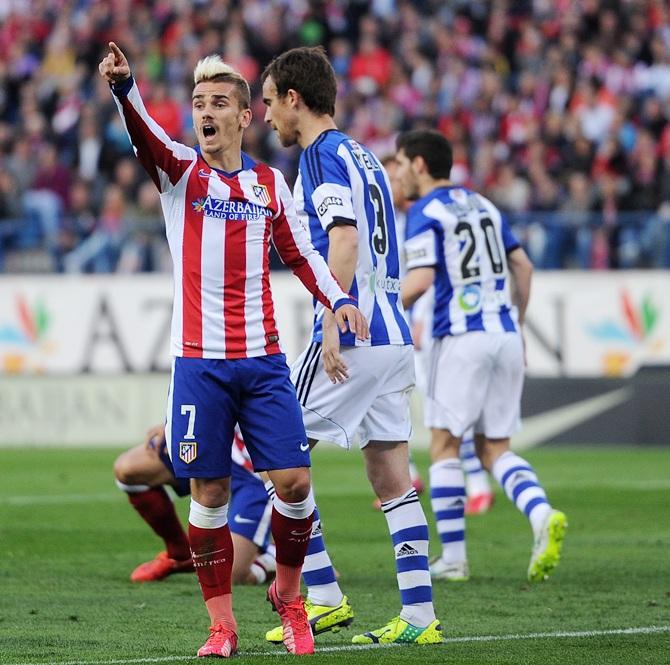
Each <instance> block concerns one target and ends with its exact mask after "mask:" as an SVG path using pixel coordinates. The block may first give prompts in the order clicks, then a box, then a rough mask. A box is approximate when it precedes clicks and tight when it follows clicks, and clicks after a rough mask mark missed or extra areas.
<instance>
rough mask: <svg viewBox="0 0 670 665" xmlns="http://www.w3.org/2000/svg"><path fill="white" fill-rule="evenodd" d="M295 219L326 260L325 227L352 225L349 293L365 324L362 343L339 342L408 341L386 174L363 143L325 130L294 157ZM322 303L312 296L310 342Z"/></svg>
mask: <svg viewBox="0 0 670 665" xmlns="http://www.w3.org/2000/svg"><path fill="white" fill-rule="evenodd" d="M293 195H294V198H295V204H296V208H297V212H298V216H299V218H300V221H301V222H302V223H303V226H304V227H305V228H307V229H308V231H309V233H310V236H311V240H312V244H313V245H314V247H316V249H317V251H318V252H320V254H321V255H322V256H323V257H324V258H325V259H326V260H327V259H328V231H329V230H330V228H331V227H332V226H333V225H335V224H352V225H355V226H356V227H357V229H358V237H359V242H358V264H357V266H356V273H355V276H354V281H353V284H352V286H351V290H350V293H351V295H352V296H353V297H355V298H356V299H357V300H358V307H359V309H360V310H361V312H363V314H364V315H365V316H366V318H367V320H368V321H369V323H370V338H369V339H367V340H366V341H364V342H361V341H360V340H357V339H355V337H354V335H352V334H351V333H346V334H340V340H341V344H342V345H343V346H370V345H372V346H379V345H383V344H401V345H402V344H411V343H412V338H411V335H410V331H409V327H408V325H407V322H406V321H405V317H404V312H403V308H402V304H401V302H400V257H399V247H398V238H397V235H396V228H395V218H394V212H393V199H392V196H391V187H390V184H389V179H388V175H387V174H386V171H385V170H384V167H383V166H382V165H381V164H380V163H379V160H378V159H377V158H376V157H375V156H374V155H373V154H372V153H371V152H370V151H369V150H368V149H367V148H365V147H364V146H362V145H360V144H359V143H357V142H356V141H354V140H353V139H352V138H350V137H348V136H347V135H346V134H343V133H342V132H340V131H338V130H335V129H331V130H327V131H325V132H323V133H322V134H320V135H319V136H318V138H317V139H316V141H314V142H313V143H312V144H311V145H310V146H309V147H308V148H307V149H306V150H304V151H303V153H302V155H301V156H300V167H299V172H298V179H297V180H296V183H295V188H294V191H293ZM323 311H324V308H323V305H322V304H321V303H318V302H316V301H315V317H314V333H313V337H312V339H313V341H315V342H320V341H321V334H322V330H321V322H322V317H323Z"/></svg>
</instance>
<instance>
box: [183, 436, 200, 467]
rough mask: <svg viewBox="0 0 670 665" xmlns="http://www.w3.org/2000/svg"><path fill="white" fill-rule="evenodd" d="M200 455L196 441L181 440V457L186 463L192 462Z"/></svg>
mask: <svg viewBox="0 0 670 665" xmlns="http://www.w3.org/2000/svg"><path fill="white" fill-rule="evenodd" d="M197 456H198V444H197V443H196V442H195V441H188V442H187V441H180V443H179V459H180V460H181V461H182V462H184V464H190V463H191V462H192V461H193V460H194V459H195V458H196V457H197Z"/></svg>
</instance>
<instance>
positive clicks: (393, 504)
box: [382, 487, 416, 511]
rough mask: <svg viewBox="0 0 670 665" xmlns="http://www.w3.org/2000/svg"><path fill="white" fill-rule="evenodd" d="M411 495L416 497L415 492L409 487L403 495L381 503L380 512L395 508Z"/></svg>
mask: <svg viewBox="0 0 670 665" xmlns="http://www.w3.org/2000/svg"><path fill="white" fill-rule="evenodd" d="M412 494H414V495H416V490H415V489H414V488H413V487H410V488H409V489H408V490H407V491H406V492H405V493H404V494H401V495H400V496H397V497H395V499H389V500H388V501H384V502H382V510H384V511H385V510H387V509H388V508H395V507H396V506H398V505H400V504H401V503H402V502H403V501H405V500H406V499H408V498H409V497H410V496H412Z"/></svg>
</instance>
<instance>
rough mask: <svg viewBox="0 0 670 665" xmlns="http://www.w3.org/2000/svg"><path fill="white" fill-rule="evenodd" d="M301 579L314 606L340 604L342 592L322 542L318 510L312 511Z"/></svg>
mask: <svg viewBox="0 0 670 665" xmlns="http://www.w3.org/2000/svg"><path fill="white" fill-rule="evenodd" d="M302 579H303V582H304V583H305V586H306V587H307V597H308V598H309V599H310V600H311V601H312V602H313V603H314V604H315V605H327V606H329V607H335V606H336V605H339V604H340V603H341V602H342V597H343V595H342V590H341V589H340V585H339V584H338V583H337V579H336V575H335V569H334V568H333V563H332V561H331V560H330V556H329V555H328V551H327V550H326V544H325V543H324V541H323V534H322V533H321V519H320V517H319V509H318V508H317V509H316V510H315V511H314V521H313V522H312V535H311V537H310V539H309V545H308V547H307V554H306V555H305V563H304V564H303V566H302Z"/></svg>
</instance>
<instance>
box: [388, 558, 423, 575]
mask: <svg viewBox="0 0 670 665" xmlns="http://www.w3.org/2000/svg"><path fill="white" fill-rule="evenodd" d="M395 567H396V570H397V571H398V572H399V573H409V572H411V571H413V570H428V557H427V556H420V555H417V556H404V557H402V558H401V559H396V560H395Z"/></svg>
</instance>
